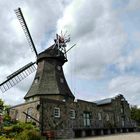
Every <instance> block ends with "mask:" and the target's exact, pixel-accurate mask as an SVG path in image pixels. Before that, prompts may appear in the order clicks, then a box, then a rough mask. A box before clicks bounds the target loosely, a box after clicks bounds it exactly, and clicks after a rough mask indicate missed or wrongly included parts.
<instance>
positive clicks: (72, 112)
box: [70, 109, 75, 119]
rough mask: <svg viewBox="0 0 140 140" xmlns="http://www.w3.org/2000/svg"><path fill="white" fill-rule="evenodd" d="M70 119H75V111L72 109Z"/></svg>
mask: <svg viewBox="0 0 140 140" xmlns="http://www.w3.org/2000/svg"><path fill="white" fill-rule="evenodd" d="M70 118H71V119H75V110H73V109H71V110H70Z"/></svg>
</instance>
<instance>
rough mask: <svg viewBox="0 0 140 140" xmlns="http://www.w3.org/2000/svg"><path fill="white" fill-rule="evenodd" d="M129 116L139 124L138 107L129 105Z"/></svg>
mask: <svg viewBox="0 0 140 140" xmlns="http://www.w3.org/2000/svg"><path fill="white" fill-rule="evenodd" d="M131 118H132V119H133V120H135V121H136V122H137V123H138V124H140V108H138V107H137V106H132V107H131Z"/></svg>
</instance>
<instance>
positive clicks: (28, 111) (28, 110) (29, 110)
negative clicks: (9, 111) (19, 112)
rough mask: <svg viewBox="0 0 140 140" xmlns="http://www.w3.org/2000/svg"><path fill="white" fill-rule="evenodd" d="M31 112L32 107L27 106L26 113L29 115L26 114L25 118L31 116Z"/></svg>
mask: <svg viewBox="0 0 140 140" xmlns="http://www.w3.org/2000/svg"><path fill="white" fill-rule="evenodd" d="M32 113H33V108H32V107H30V108H28V109H27V114H28V115H29V116H28V115H27V118H29V119H30V116H32Z"/></svg>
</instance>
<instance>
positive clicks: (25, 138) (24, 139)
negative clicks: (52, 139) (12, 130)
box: [16, 130, 41, 140]
mask: <svg viewBox="0 0 140 140" xmlns="http://www.w3.org/2000/svg"><path fill="white" fill-rule="evenodd" d="M16 140H41V135H40V133H39V132H38V131H36V130H24V131H23V132H21V133H19V134H18V135H17V137H16Z"/></svg>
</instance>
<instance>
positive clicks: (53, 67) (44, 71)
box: [0, 8, 75, 100]
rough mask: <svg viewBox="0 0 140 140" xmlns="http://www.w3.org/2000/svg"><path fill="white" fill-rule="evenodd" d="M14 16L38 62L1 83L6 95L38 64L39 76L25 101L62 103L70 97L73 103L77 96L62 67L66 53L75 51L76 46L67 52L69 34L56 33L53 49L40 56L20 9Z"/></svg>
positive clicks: (36, 76)
mask: <svg viewBox="0 0 140 140" xmlns="http://www.w3.org/2000/svg"><path fill="white" fill-rule="evenodd" d="M15 13H16V15H17V18H18V20H19V22H20V24H21V26H22V28H23V31H24V33H25V36H26V38H27V40H28V43H29V45H30V47H31V49H32V50H33V52H34V53H35V55H36V58H37V60H36V62H30V63H28V64H27V65H25V66H24V67H22V68H20V69H19V70H17V71H16V72H14V73H12V74H11V75H9V76H7V79H6V80H5V81H4V82H2V83H1V84H0V89H1V91H2V92H6V91H7V90H9V89H10V88H12V87H13V86H15V85H16V84H18V83H19V82H20V81H22V80H23V79H25V78H26V77H27V76H29V75H30V74H31V73H33V72H34V71H36V67H35V65H36V64H37V71H36V75H35V78H34V81H33V83H32V85H31V88H30V89H29V91H28V92H27V94H26V95H25V97H24V98H25V100H31V99H33V98H38V97H40V96H43V97H47V98H48V97H49V98H50V97H51V98H55V99H62V100H64V99H65V100H66V99H68V97H70V99H72V100H73V99H74V95H73V94H72V93H71V91H70V89H69V87H68V85H67V82H66V80H65V76H64V74H63V68H62V66H63V64H64V63H65V62H67V52H68V51H69V50H70V49H71V48H73V47H74V46H75V44H74V45H73V46H72V47H71V48H70V49H68V50H66V43H68V42H70V37H69V36H66V34H64V35H63V33H62V32H61V35H58V34H56V39H54V44H53V45H52V46H50V47H49V48H48V49H46V50H44V51H43V52H41V53H39V54H38V52H37V50H36V47H35V45H34V42H33V39H32V37H31V34H30V32H29V29H28V27H27V24H26V21H25V19H24V16H23V14H22V11H21V9H20V8H18V9H16V10H15ZM45 78H46V79H45Z"/></svg>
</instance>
